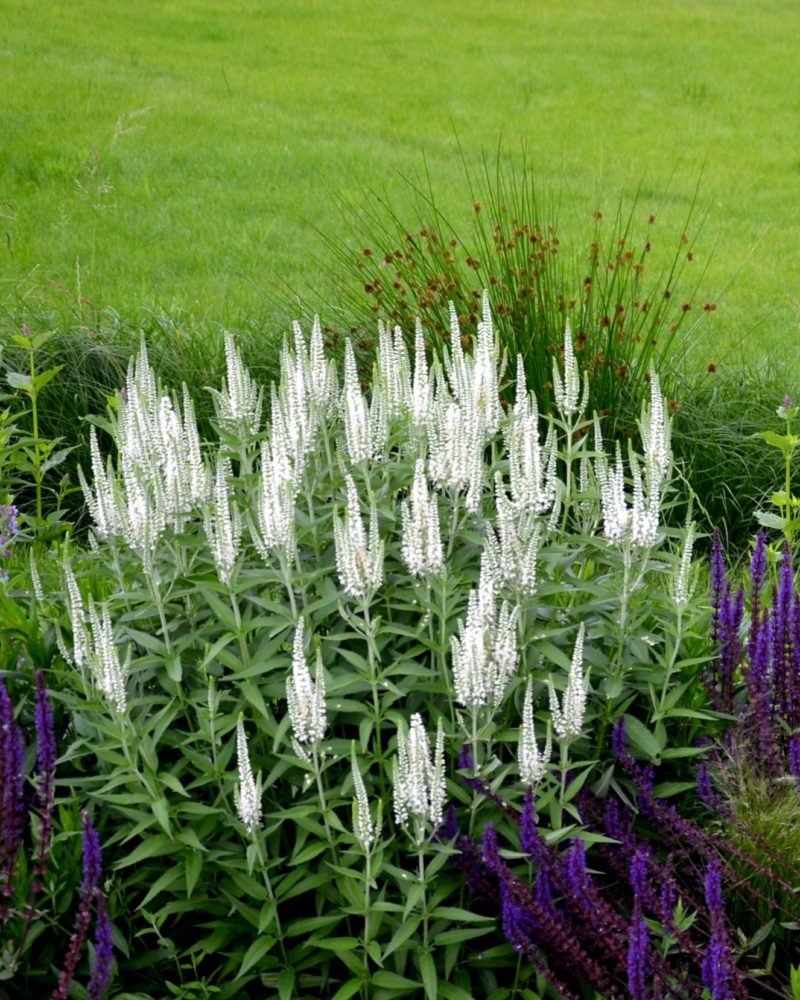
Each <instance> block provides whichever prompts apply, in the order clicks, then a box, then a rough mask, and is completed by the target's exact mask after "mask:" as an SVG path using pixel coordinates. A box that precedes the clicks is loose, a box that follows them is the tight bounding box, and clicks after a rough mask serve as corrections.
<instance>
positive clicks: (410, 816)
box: [394, 712, 445, 847]
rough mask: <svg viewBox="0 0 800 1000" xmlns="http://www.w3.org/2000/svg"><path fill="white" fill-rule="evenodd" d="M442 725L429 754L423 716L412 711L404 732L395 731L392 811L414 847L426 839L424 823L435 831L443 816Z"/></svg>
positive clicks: (438, 728) (439, 726)
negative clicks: (395, 752)
mask: <svg viewBox="0 0 800 1000" xmlns="http://www.w3.org/2000/svg"><path fill="white" fill-rule="evenodd" d="M444 795H445V781H444V729H443V728H442V720H441V719H440V720H439V725H438V727H437V730H436V749H435V751H434V754H433V757H431V749H430V743H429V741H428V734H427V732H426V731H425V724H424V723H423V721H422V716H421V715H420V714H419V713H418V712H415V713H414V715H412V716H411V724H410V726H409V728H408V732H407V733H406V732H405V730H404V729H398V731H397V757H396V758H395V762H394V815H395V819H396V821H397V824H398V826H401V827H402V828H403V829H404V830H405V831H406V832H407V833H408V834H409V836H410V837H411V838H412V840H413V841H414V842H415V844H416V845H417V847H419V846H421V845H422V843H424V841H425V831H426V826H427V827H428V828H429V829H430V830H431V831H432V832H435V831H436V830H438V829H439V827H440V826H441V825H442V820H443V817H444Z"/></svg>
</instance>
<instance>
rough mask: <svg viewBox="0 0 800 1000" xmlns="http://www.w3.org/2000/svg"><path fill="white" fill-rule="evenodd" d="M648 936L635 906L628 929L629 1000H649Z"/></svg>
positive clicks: (640, 914) (643, 921) (637, 907)
mask: <svg viewBox="0 0 800 1000" xmlns="http://www.w3.org/2000/svg"><path fill="white" fill-rule="evenodd" d="M649 948H650V934H649V932H648V929H647V923H646V921H645V919H644V917H643V916H642V908H641V906H639V905H638V903H637V905H635V906H634V910H633V916H632V917H631V922H630V926H629V928H628V990H629V992H630V996H631V1000H649V997H650V993H649V992H648V989H647V984H648V982H649V981H650V963H649V961H648V952H649Z"/></svg>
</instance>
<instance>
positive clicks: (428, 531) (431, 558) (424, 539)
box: [400, 458, 444, 576]
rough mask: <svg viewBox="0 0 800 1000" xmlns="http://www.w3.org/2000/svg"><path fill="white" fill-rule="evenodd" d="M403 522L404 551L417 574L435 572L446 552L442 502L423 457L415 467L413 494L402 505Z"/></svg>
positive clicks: (409, 566)
mask: <svg viewBox="0 0 800 1000" xmlns="http://www.w3.org/2000/svg"><path fill="white" fill-rule="evenodd" d="M400 515H401V519H402V526H403V537H402V542H401V553H402V556H403V561H404V562H405V564H406V566H407V567H408V571H409V572H410V573H411V574H412V575H413V576H433V575H435V574H436V573H439V572H440V571H441V570H442V568H443V567H444V552H443V550H442V538H441V532H440V529H439V505H438V503H437V497H436V494H433V495H431V494H430V493H429V492H428V481H427V479H426V477H425V462H424V461H423V460H422V459H421V458H420V459H418V460H417V463H416V466H415V468H414V482H413V483H412V485H411V494H410V496H409V499H408V500H404V501H403V502H402V504H401V507H400Z"/></svg>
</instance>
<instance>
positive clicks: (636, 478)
mask: <svg viewBox="0 0 800 1000" xmlns="http://www.w3.org/2000/svg"><path fill="white" fill-rule="evenodd" d="M639 427H640V429H641V434H642V444H643V446H644V456H642V457H640V456H638V455H637V454H636V453H635V452H634V450H633V447H632V446H631V447H630V448H629V453H628V454H629V462H628V464H629V466H630V472H631V478H632V480H633V490H632V497H631V503H630V506H629V504H628V498H627V495H626V491H625V469H624V466H623V462H622V449H621V448H620V445H619V442H617V447H616V457H615V461H614V465H613V466H611V465H610V463H609V459H608V456H607V455H606V453H605V451H604V450H603V436H602V432H601V430H600V421H599V419H598V418H597V417H596V416H595V450H596V453H597V458H596V459H595V478H596V479H597V484H598V486H599V488H600V501H601V504H602V508H603V534H604V535H605V537H606V538H607V539H608V540H609V541H610V542H614V543H616V544H621V545H632V546H634V547H635V548H641V549H646V548H650V547H651V546H652V545H654V544H655V541H656V539H657V537H658V525H659V518H660V515H661V502H662V494H663V490H664V486H665V484H666V481H667V477H668V474H669V468H670V462H671V452H670V426H669V417H668V415H667V411H666V407H665V405H664V397H663V396H662V395H661V386H660V384H659V381H658V376H657V375H656V373H655V372H654V371H651V372H650V405H649V407H648V406H645V407H644V408H643V411H642V418H641V421H640V423H639Z"/></svg>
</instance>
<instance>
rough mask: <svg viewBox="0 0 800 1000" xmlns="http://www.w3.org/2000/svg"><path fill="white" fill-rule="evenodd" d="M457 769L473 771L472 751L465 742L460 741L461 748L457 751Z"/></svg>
mask: <svg viewBox="0 0 800 1000" xmlns="http://www.w3.org/2000/svg"><path fill="white" fill-rule="evenodd" d="M457 766H458V769H459V771H474V770H475V761H474V760H473V758H472V751H471V750H470V747H469V745H468V744H467V743H462V745H461V748H460V749H459V751H458V765H457Z"/></svg>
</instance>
